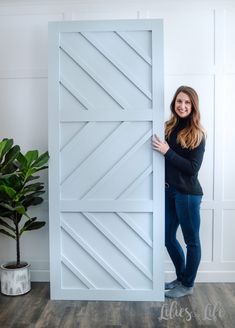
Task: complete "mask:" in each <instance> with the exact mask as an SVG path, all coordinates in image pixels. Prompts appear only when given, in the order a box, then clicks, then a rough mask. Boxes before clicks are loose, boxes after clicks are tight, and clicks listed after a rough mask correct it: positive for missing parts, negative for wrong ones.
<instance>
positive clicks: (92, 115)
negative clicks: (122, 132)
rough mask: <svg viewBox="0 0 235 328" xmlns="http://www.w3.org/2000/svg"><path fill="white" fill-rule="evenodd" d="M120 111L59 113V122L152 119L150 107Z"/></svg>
mask: <svg viewBox="0 0 235 328" xmlns="http://www.w3.org/2000/svg"><path fill="white" fill-rule="evenodd" d="M120 111H121V112H118V111H117V112H116V113H114V112H113V111H108V110H99V109H97V112H94V111H93V110H89V111H88V112H87V111H85V110H84V112H81V111H79V113H66V112H65V113H64V112H61V113H60V121H61V122H87V121H89V122H94V121H95V122H106V121H109V122H110V121H152V120H153V111H152V110H151V109H141V110H140V109H137V110H135V111H134V110H127V111H125V110H120Z"/></svg>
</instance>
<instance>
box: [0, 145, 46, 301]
mask: <svg viewBox="0 0 235 328" xmlns="http://www.w3.org/2000/svg"><path fill="white" fill-rule="evenodd" d="M48 159H49V155H48V152H45V153H43V154H41V155H39V153H38V151H37V150H30V151H28V152H27V153H26V154H23V153H22V152H21V150H20V147H19V146H18V145H14V142H13V139H3V140H2V141H0V232H1V233H2V234H4V235H6V236H8V237H10V238H12V239H14V240H15V242H16V261H14V262H10V263H7V264H3V265H1V292H2V293H3V294H6V295H21V294H25V293H27V292H28V291H29V290H30V288H31V282H30V268H29V267H30V265H29V264H28V263H26V262H23V261H21V252H20V238H21V237H22V235H23V234H24V233H25V232H27V231H31V230H36V229H40V228H42V227H43V226H44V225H45V221H38V220H37V217H31V216H30V215H29V213H28V208H29V207H31V206H35V205H38V204H41V203H42V202H43V198H42V197H41V195H42V194H43V193H44V192H45V190H44V183H43V182H39V181H37V180H38V179H39V178H40V177H39V176H38V175H36V173H37V172H38V171H40V170H44V169H46V168H47V166H46V164H47V162H48Z"/></svg>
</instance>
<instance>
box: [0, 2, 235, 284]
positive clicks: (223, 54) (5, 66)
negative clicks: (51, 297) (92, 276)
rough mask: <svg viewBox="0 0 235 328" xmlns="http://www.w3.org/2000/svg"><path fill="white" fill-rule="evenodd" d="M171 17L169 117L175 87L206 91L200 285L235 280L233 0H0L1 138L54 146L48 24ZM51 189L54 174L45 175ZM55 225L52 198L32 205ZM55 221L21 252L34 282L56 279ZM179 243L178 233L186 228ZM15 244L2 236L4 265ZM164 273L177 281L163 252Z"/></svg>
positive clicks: (167, 38) (29, 237)
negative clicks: (52, 272)
mask: <svg viewBox="0 0 235 328" xmlns="http://www.w3.org/2000/svg"><path fill="white" fill-rule="evenodd" d="M136 18H139V19H142V18H143V19H146V18H151V19H153V18H163V19H164V60H165V63H164V69H165V76H164V78H165V81H164V85H165V95H164V97H165V117H166V119H167V118H168V117H169V105H170V101H171V99H172V96H173V93H174V92H175V89H176V88H177V87H178V86H179V85H182V84H186V85H190V86H192V87H194V88H195V89H196V90H197V91H198V94H199V97H200V109H201V115H202V122H203V125H204V127H205V129H206V130H207V145H206V153H205V158H204V163H203V165H202V168H201V172H200V181H201V183H202V186H203V189H204V198H203V202H202V207H201V216H202V222H201V240H202V261H201V264H200V267H199V272H198V276H197V281H198V282H199V281H200V282H216V281H221V282H222V281H223V282H228V281H231V282H232V281H233V282H234V281H235V252H234V249H235V238H234V231H235V172H234V167H235V149H234V144H233V141H234V140H235V128H234V121H235V110H234V103H235V1H222V0H221V1H212V0H208V1H200V0H199V1H196V0H195V1H186V0H179V1H178V0H175V1H173V0H171V1H160V0H159V1H148V0H145V1H143V0H142V1H138V0H136V1H135V0H129V1H127V0H126V1H124V0H119V1H118V2H117V1H113V0H103V1H99V0H87V1H85V0H83V1H79V0H78V1H62V0H59V1H46V0H42V1H39V0H36V1H29V0H25V1H14V0H10V1H9V0H8V1H1V0H0V44H1V47H0V114H1V115H0V138H4V137H7V138H14V140H15V142H16V143H17V144H20V145H21V147H22V150H23V151H26V150H28V149H35V148H37V149H39V150H40V151H45V150H47V147H48V144H47V142H48V137H47V135H48V131H47V115H48V113H47V48H48V34H47V25H48V22H49V21H61V20H96V19H102V20H104V19H136ZM42 179H43V181H45V183H46V186H47V173H44V174H43V176H42ZM33 212H34V213H33V214H35V215H38V216H39V217H40V218H43V219H45V220H46V221H47V223H48V197H47V194H46V195H45V202H44V203H43V204H42V205H41V206H40V207H38V208H35V209H34V210H33ZM48 229H49V226H48V224H47V225H46V226H45V227H44V228H43V229H41V230H38V231H33V232H29V233H27V234H25V235H24V236H23V238H22V241H21V249H22V258H23V259H24V260H27V261H29V262H30V263H31V265H32V280H33V281H48V280H49V233H48ZM179 235H180V238H181V240H182V235H181V232H180V231H179ZM14 256H15V245H14V242H13V240H10V239H8V238H7V237H6V236H4V235H0V262H1V263H2V262H4V261H6V260H11V259H14ZM165 270H166V279H167V280H168V279H171V278H173V277H174V273H173V266H172V263H171V262H170V259H169V257H168V255H167V254H166V266H165Z"/></svg>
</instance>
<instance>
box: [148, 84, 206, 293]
mask: <svg viewBox="0 0 235 328" xmlns="http://www.w3.org/2000/svg"><path fill="white" fill-rule="evenodd" d="M170 108H171V118H170V120H169V121H167V122H166V125H165V138H166V141H162V140H160V139H159V138H158V137H157V136H156V135H154V136H153V139H152V147H153V149H154V150H156V151H158V152H160V153H161V154H162V155H164V156H165V182H166V183H165V185H166V188H165V245H166V248H167V251H168V253H169V255H170V257H171V260H172V262H173V264H174V266H175V271H176V277H177V279H176V280H174V281H172V282H170V283H165V289H168V291H167V292H165V296H166V297H171V298H175V297H182V296H185V295H190V294H192V293H193V285H194V280H195V278H196V274H197V269H198V266H199V263H200V259H201V246H200V238H199V227H200V203H201V199H202V195H203V191H202V188H201V185H200V183H199V181H198V171H199V169H200V167H201V164H202V160H203V155H204V151H205V133H204V130H203V128H202V126H201V123H200V112H199V102H198V95H197V93H196V91H195V90H194V89H192V88H191V87H188V86H181V87H179V88H178V89H177V90H176V93H175V95H174V97H173V100H172V102H171V106H170ZM179 225H180V227H181V229H182V233H183V237H184V241H185V244H186V246H187V254H186V261H185V256H184V252H183V249H182V247H181V246H180V243H179V242H178V240H177V239H176V231H177V229H178V227H179Z"/></svg>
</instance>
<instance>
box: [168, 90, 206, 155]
mask: <svg viewBox="0 0 235 328" xmlns="http://www.w3.org/2000/svg"><path fill="white" fill-rule="evenodd" d="M180 92H183V93H185V94H186V95H187V96H188V97H189V99H190V101H191V104H192V111H191V113H190V115H189V119H188V124H187V126H186V127H185V128H184V129H183V130H181V131H180V132H179V133H178V136H177V142H178V143H179V144H180V145H181V147H182V148H189V149H194V148H196V147H197V146H198V145H199V144H200V143H201V141H202V139H203V138H204V137H205V130H204V128H203V127H202V125H201V123H200V111H199V99H198V95H197V92H196V91H195V90H194V89H193V88H191V87H188V86H184V85H182V86H180V87H179V88H178V89H177V90H176V92H175V94H174V97H173V99H172V102H171V105H170V109H171V117H170V119H169V120H168V121H167V122H166V124H165V136H166V139H168V138H169V137H170V135H171V133H172V131H173V130H174V128H175V127H176V126H177V124H178V122H179V117H178V115H177V114H176V112H175V101H176V97H177V96H178V94H179V93H180Z"/></svg>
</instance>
